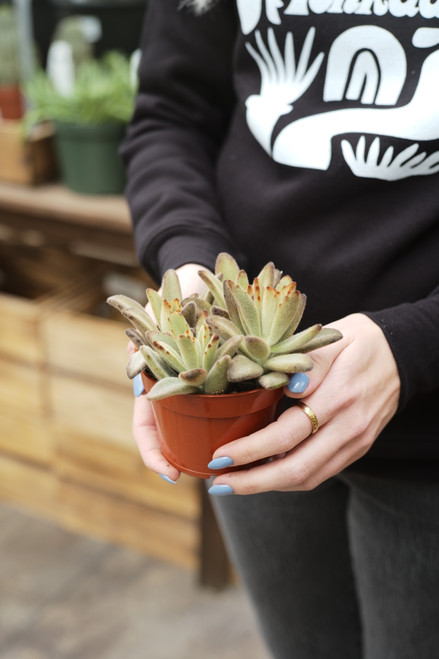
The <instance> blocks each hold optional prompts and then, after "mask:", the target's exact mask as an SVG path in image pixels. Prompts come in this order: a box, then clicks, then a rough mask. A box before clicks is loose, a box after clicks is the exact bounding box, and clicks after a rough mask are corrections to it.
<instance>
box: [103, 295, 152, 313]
mask: <svg viewBox="0 0 439 659" xmlns="http://www.w3.org/2000/svg"><path fill="white" fill-rule="evenodd" d="M107 304H109V305H110V306H111V307H114V308H115V309H117V310H118V311H122V309H129V308H133V307H134V308H138V309H140V310H141V311H145V307H143V306H142V305H141V304H140V302H137V301H136V300H133V299H132V298H130V297H128V295H122V294H118V295H110V297H108V298H107Z"/></svg>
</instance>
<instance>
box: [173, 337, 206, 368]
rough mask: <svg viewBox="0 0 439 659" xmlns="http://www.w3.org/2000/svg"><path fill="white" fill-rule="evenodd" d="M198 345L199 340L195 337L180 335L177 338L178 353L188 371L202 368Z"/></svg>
mask: <svg viewBox="0 0 439 659" xmlns="http://www.w3.org/2000/svg"><path fill="white" fill-rule="evenodd" d="M196 343H197V340H196V338H195V337H194V336H193V335H191V336H188V335H187V334H180V335H179V336H177V345H178V351H179V353H180V357H181V359H182V360H183V363H184V365H185V366H186V369H187V370H192V369H194V368H198V367H199V366H200V362H199V353H198V351H197V348H196Z"/></svg>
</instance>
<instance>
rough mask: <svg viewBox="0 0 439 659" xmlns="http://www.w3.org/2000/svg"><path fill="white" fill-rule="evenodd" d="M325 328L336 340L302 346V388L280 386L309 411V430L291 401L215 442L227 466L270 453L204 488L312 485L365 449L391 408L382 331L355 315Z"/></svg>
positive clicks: (391, 367)
mask: <svg viewBox="0 0 439 659" xmlns="http://www.w3.org/2000/svg"><path fill="white" fill-rule="evenodd" d="M331 327H334V328H337V329H339V330H340V331H341V332H342V334H343V339H341V340H340V341H337V342H336V343H333V344H332V345H330V346H326V347H325V348H321V349H319V350H316V351H314V352H312V353H310V356H311V357H312V359H313V361H314V367H313V369H312V370H311V371H310V372H309V374H308V375H309V378H310V381H309V384H308V386H307V388H306V390H305V392H304V393H303V394H292V393H291V392H289V391H288V389H286V390H285V393H286V395H287V396H289V397H291V398H300V399H301V400H303V401H304V402H305V403H306V404H307V405H308V406H309V407H310V408H311V409H312V410H313V411H314V412H315V414H316V416H317V419H318V421H319V424H320V427H319V429H318V430H317V432H316V433H315V434H314V435H311V430H312V426H311V422H310V420H309V418H308V417H307V415H306V414H305V413H304V411H303V410H302V409H301V408H300V407H298V406H297V407H296V406H294V407H291V408H290V409H288V410H287V411H286V412H284V413H283V414H282V415H281V416H280V417H279V418H278V420H277V421H275V422H274V423H271V424H270V425H269V426H267V427H266V428H264V429H262V430H259V431H258V432H255V433H253V434H252V435H249V436H248V437H244V438H241V439H238V440H236V441H234V442H230V443H229V444H227V445H225V446H222V447H221V448H220V449H218V450H217V451H216V452H215V454H214V456H213V458H219V457H223V458H224V457H228V458H230V459H231V460H232V461H233V465H234V466H238V465H244V466H245V465H249V464H251V463H253V462H255V461H258V460H264V459H270V460H269V461H268V462H266V463H265V464H263V465H260V466H257V467H252V468H250V469H246V470H242V471H241V470H239V471H236V472H230V473H228V474H224V475H221V476H218V477H217V478H215V480H214V482H213V485H214V487H213V488H211V494H232V493H235V494H255V493H258V492H268V491H271V490H277V491H292V490H310V489H313V488H315V487H317V486H318V485H320V484H321V483H322V482H323V481H325V480H327V479H328V478H330V477H331V476H334V475H335V474H337V473H339V472H340V471H342V470H343V469H345V467H347V466H348V465H350V464H351V463H352V462H355V461H356V460H358V459H359V458H360V457H362V456H363V455H364V454H365V453H367V451H368V450H369V448H370V447H371V446H372V444H373V442H374V441H375V439H376V438H377V436H378V435H379V433H380V432H381V430H382V429H383V428H384V426H385V425H386V424H387V423H388V422H389V421H390V419H391V418H392V416H393V415H394V414H395V412H396V410H397V407H398V400H399V391H400V380H399V375H398V370H397V366H396V363H395V360H394V357H393V354H392V352H391V350H390V347H389V345H388V343H387V341H386V339H385V337H384V334H383V332H382V331H381V329H380V328H379V327H378V325H376V324H375V323H374V322H373V321H372V320H370V319H369V318H368V317H367V316H365V315H363V314H353V315H350V316H347V317H345V318H343V319H341V320H339V321H337V322H335V323H331ZM229 463H230V461H229ZM217 486H219V487H217Z"/></svg>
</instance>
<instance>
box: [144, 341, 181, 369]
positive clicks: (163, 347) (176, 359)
mask: <svg viewBox="0 0 439 659" xmlns="http://www.w3.org/2000/svg"><path fill="white" fill-rule="evenodd" d="M151 347H152V348H153V349H154V350H155V351H156V352H157V353H158V354H159V356H160V357H161V358H162V359H163V361H164V362H166V363H167V364H168V366H170V367H171V368H172V369H174V371H176V372H177V373H181V372H182V371H186V370H187V367H186V365H185V363H184V361H183V359H182V357H181V355H180V354H179V353H178V352H177V350H174V349H173V348H171V346H170V345H169V344H167V343H165V342H164V341H159V340H157V341H154V342H153V344H152V346H151Z"/></svg>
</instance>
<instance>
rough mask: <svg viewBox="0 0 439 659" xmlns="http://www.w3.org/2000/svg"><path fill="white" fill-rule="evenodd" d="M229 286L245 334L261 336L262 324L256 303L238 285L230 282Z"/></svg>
mask: <svg viewBox="0 0 439 659" xmlns="http://www.w3.org/2000/svg"><path fill="white" fill-rule="evenodd" d="M229 285H230V290H231V293H232V295H233V297H234V298H235V302H236V306H237V307H238V313H239V318H240V320H241V325H242V327H243V329H244V330H245V334H250V335H253V336H261V323H260V320H259V314H258V312H257V309H256V307H255V303H254V302H253V300H252V299H251V297H250V296H249V295H248V293H247V292H246V291H243V290H242V288H240V287H239V286H238V285H237V284H233V283H232V282H229ZM230 317H231V316H230Z"/></svg>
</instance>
